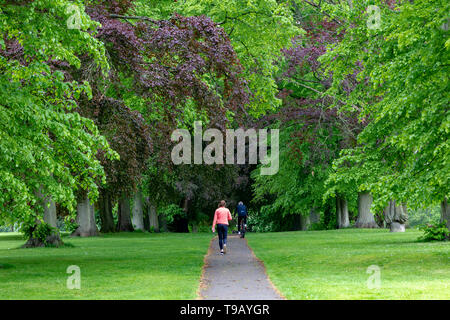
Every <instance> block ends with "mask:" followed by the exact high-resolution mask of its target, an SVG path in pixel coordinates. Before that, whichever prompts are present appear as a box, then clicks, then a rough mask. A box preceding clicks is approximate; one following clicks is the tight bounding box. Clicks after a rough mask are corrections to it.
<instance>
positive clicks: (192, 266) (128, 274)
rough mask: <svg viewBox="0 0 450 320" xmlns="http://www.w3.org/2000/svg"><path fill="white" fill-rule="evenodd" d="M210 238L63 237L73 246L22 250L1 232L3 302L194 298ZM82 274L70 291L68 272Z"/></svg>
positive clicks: (16, 241)
mask: <svg viewBox="0 0 450 320" xmlns="http://www.w3.org/2000/svg"><path fill="white" fill-rule="evenodd" d="M210 240H211V234H173V233H165V234H149V233H121V234H111V235H104V236H100V237H93V238H73V239H72V238H64V241H65V242H66V243H70V244H71V245H73V247H63V248H34V249H18V247H20V246H21V245H22V244H23V243H24V242H25V241H24V240H23V238H22V237H21V236H20V235H18V234H15V235H14V234H11V233H0V265H1V266H0V299H195V298H196V290H197V288H198V284H199V280H200V276H201V268H202V266H203V258H204V255H205V254H206V252H207V250H208V245H209V241H210ZM70 265H77V266H79V267H80V271H81V289H80V290H76V289H74V290H69V289H67V286H66V282H67V278H68V277H69V276H70V275H69V274H67V273H66V270H67V267H68V266H70Z"/></svg>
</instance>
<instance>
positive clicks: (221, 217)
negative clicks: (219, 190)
mask: <svg viewBox="0 0 450 320" xmlns="http://www.w3.org/2000/svg"><path fill="white" fill-rule="evenodd" d="M225 204H226V203H225V200H222V201H220V203H219V208H218V209H217V210H216V212H215V213H214V221H213V225H212V232H215V227H216V224H217V233H218V234H219V247H220V254H224V253H227V234H228V221H229V220H231V212H230V210H228V209H227V208H225Z"/></svg>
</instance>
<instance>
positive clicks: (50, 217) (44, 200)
mask: <svg viewBox="0 0 450 320" xmlns="http://www.w3.org/2000/svg"><path fill="white" fill-rule="evenodd" d="M35 194H36V196H37V197H38V198H39V199H40V200H41V205H42V207H43V208H44V222H45V223H48V224H49V225H50V226H52V227H53V228H56V221H57V219H56V205H55V202H54V201H53V200H52V199H51V198H50V197H45V196H44V195H43V194H42V193H41V189H39V190H38V191H37V192H36V193H35Z"/></svg>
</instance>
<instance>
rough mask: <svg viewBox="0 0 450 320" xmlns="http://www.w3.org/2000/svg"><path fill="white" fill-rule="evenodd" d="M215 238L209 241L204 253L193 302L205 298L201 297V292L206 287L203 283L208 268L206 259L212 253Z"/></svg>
mask: <svg viewBox="0 0 450 320" xmlns="http://www.w3.org/2000/svg"><path fill="white" fill-rule="evenodd" d="M216 238H217V236H214V237H212V239H211V241H209V247H208V251H206V254H205V256H204V257H203V266H202V273H201V275H200V282H199V284H198V288H197V291H196V292H195V294H196V295H197V297H196V298H195V300H205V297H203V296H202V294H201V291H202V288H205V287H206V283H205V272H206V268H207V267H208V261H207V258H208V257H209V255H210V254H211V253H212V252H213V247H212V242H213V241H214V240H215V239H216Z"/></svg>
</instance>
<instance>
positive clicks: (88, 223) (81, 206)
mask: <svg viewBox="0 0 450 320" xmlns="http://www.w3.org/2000/svg"><path fill="white" fill-rule="evenodd" d="M76 222H77V224H78V228H77V229H76V230H75V231H74V232H72V234H71V236H72V237H92V236H98V229H97V225H96V224H95V210H94V205H92V204H91V203H90V201H89V197H88V195H87V193H86V195H85V196H84V197H83V198H82V199H81V200H79V201H78V203H77V220H76Z"/></svg>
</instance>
